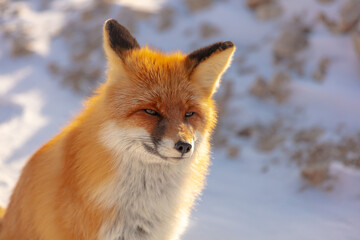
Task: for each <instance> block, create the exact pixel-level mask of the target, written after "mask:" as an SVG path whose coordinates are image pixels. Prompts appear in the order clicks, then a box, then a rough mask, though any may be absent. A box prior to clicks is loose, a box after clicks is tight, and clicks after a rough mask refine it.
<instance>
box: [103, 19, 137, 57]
mask: <svg viewBox="0 0 360 240" xmlns="http://www.w3.org/2000/svg"><path fill="white" fill-rule="evenodd" d="M138 48H140V45H139V43H138V42H137V41H136V39H135V38H134V37H133V36H132V35H131V33H130V32H129V30H127V29H126V28H125V27H124V26H123V25H121V24H120V23H118V22H117V21H116V20H115V19H109V20H107V21H106V22H105V24H104V49H105V53H106V56H107V58H108V59H109V60H111V59H112V58H118V57H120V58H121V59H123V58H124V57H125V56H126V53H127V52H128V51H129V50H133V49H138Z"/></svg>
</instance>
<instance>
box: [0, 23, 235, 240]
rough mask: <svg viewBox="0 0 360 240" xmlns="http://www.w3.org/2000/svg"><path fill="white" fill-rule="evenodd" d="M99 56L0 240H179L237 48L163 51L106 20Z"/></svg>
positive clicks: (28, 173) (19, 194)
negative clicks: (95, 76)
mask: <svg viewBox="0 0 360 240" xmlns="http://www.w3.org/2000/svg"><path fill="white" fill-rule="evenodd" d="M104 49H105V53H106V56H107V59H108V71H107V75H108V79H107V81H106V83H105V84H103V85H102V86H101V87H100V88H99V89H98V90H97V91H96V93H95V94H94V96H92V97H91V98H90V99H89V100H88V101H87V103H86V107H85V109H84V110H83V112H82V113H81V114H80V115H79V116H78V117H77V118H75V119H74V120H73V121H72V122H71V123H70V124H69V125H68V126H66V127H65V128H64V129H63V130H62V131H61V132H60V133H59V134H58V135H57V136H56V137H54V138H53V139H52V140H50V141H49V142H48V143H46V144H45V145H44V146H42V147H41V148H40V149H39V150H38V151H37V152H36V153H35V154H34V155H33V156H32V157H31V158H30V160H29V161H28V162H27V164H26V165H25V167H24V169H23V171H22V174H21V176H20V179H19V181H18V183H17V185H16V187H15V189H14V192H13V194H12V196H11V200H10V203H9V205H8V207H7V210H6V213H5V216H4V218H3V221H2V223H1V224H2V225H0V226H1V228H0V240H5V239H6V240H12V239H14V240H15V239H22V240H27V239H29V240H30V239H31V240H37V239H39V240H48V239H51V240H64V239H66V240H71V239H74V240H75V239H76V240H92V239H94V240H95V239H101V240H110V239H114V240H115V239H125V240H131V239H144V240H145V239H146V240H151V239H154V240H155V239H156V240H162V239H164V240H170V239H171V240H175V239H178V238H179V236H180V235H181V234H182V232H183V231H184V229H185V227H186V223H187V219H188V217H189V213H190V209H191V207H192V206H193V204H194V201H195V200H196V197H197V196H198V195H199V194H200V192H201V190H202V188H203V186H204V181H205V176H206V174H207V169H208V165H209V148H210V145H209V138H210V134H211V132H212V129H213V127H214V126H215V123H216V110H215V105H214V102H213V100H212V95H213V94H214V92H215V91H216V88H217V87H218V85H219V81H220V78H221V75H222V74H223V72H224V71H225V70H226V68H227V67H228V66H229V64H230V61H231V57H232V55H233V52H234V50H235V47H234V45H233V44H232V43H231V42H220V43H216V44H213V45H211V46H208V47H206V48H203V49H200V50H197V51H194V52H193V53H190V54H187V55H184V54H182V53H180V52H178V53H173V54H163V53H161V52H158V51H154V50H151V49H149V48H148V47H144V48H140V47H139V45H138V43H137V42H136V40H135V39H134V38H133V37H132V36H131V34H130V33H129V32H128V31H127V30H126V29H125V28H124V27H123V26H121V25H120V24H118V23H117V22H116V21H115V20H108V21H107V22H106V23H105V26H104ZM178 144H180V145H181V146H180V145H178ZM178 146H180V147H178ZM185 147H186V149H185V150H184V148H185ZM0 216H1V212H0Z"/></svg>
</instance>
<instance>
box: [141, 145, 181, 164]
mask: <svg viewBox="0 0 360 240" xmlns="http://www.w3.org/2000/svg"><path fill="white" fill-rule="evenodd" d="M143 146H144V148H145V150H146V151H148V152H149V153H151V154H153V155H155V156H158V157H160V158H161V159H163V160H168V159H176V160H181V159H184V156H183V155H182V156H181V157H166V156H164V155H162V154H161V153H159V151H158V150H157V147H152V146H149V145H148V144H146V143H143ZM155 146H156V145H155Z"/></svg>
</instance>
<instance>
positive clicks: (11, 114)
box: [0, 0, 360, 240]
mask: <svg viewBox="0 0 360 240" xmlns="http://www.w3.org/2000/svg"><path fill="white" fill-rule="evenodd" d="M41 2H42V1H37V0H32V1H27V2H21V1H19V2H18V1H17V2H12V3H11V7H15V6H18V5H20V6H21V12H20V14H19V15H17V17H14V16H13V15H11V14H4V15H3V19H2V20H1V22H2V24H3V25H4V26H5V24H6V25H11V26H13V25H14V23H16V22H23V23H25V25H26V26H27V27H28V28H31V38H30V39H31V42H32V49H33V51H34V52H35V54H33V55H30V56H25V57H20V58H11V57H10V50H9V49H10V42H9V41H8V40H7V39H5V38H4V37H3V36H2V39H1V42H2V43H4V44H2V45H1V46H0V205H1V206H6V204H7V203H8V201H9V197H10V194H11V191H12V189H13V187H14V186H15V184H16V181H17V178H18V177H19V174H20V172H21V168H22V167H23V165H24V164H25V162H26V160H27V159H28V158H29V157H30V156H31V154H32V153H34V152H35V151H36V150H37V149H38V148H39V147H40V146H41V145H42V144H44V143H45V142H46V141H48V140H49V139H50V138H51V137H52V136H54V135H55V134H56V133H57V132H58V131H59V130H60V129H61V128H62V127H63V126H65V125H66V124H67V123H68V122H69V121H70V120H71V119H72V118H73V116H74V115H76V114H77V113H78V112H79V111H80V109H81V106H82V102H83V101H84V99H85V96H84V94H79V93H76V92H74V91H72V90H71V89H70V88H68V87H63V86H62V85H61V83H60V80H59V78H57V77H55V76H54V75H52V74H51V73H50V72H49V70H48V68H47V66H48V63H49V61H53V60H57V61H59V62H62V63H64V62H65V63H66V61H67V57H68V52H69V51H70V50H69V47H68V45H69V44H68V43H67V42H66V41H65V40H64V39H61V38H59V37H58V36H57V35H56V34H57V32H58V30H59V29H61V27H62V26H64V24H65V20H66V19H67V18H69V17H73V15H74V14H73V15H71V13H68V12H67V11H66V9H68V8H70V6H71V8H74V9H81V8H82V7H83V6H84V4H85V5H86V6H91V3H92V1H89V0H66V1H60V0H59V1H54V2H52V3H51V4H50V7H49V8H45V9H42V10H39V9H41V7H39V6H40V5H41ZM135 2H136V4H134V3H135ZM280 2H281V4H282V6H283V7H284V13H285V14H284V15H283V16H282V17H280V18H278V19H275V20H272V21H260V20H257V19H256V18H255V16H254V14H253V13H252V12H251V11H250V10H249V9H248V8H246V6H245V1H237V0H228V1H214V3H213V4H212V5H211V6H210V7H207V8H204V9H202V10H199V11H198V12H196V13H195V14H191V13H190V12H189V11H188V10H187V9H186V7H185V6H184V4H183V1H180V0H176V1H164V0H148V1H145V0H142V1H128V0H121V1H120V0H119V1H117V4H118V6H117V8H116V9H120V8H121V6H122V5H126V6H129V7H130V8H132V9H136V10H141V11H150V12H155V17H150V18H149V19H147V20H145V21H139V22H138V25H137V28H136V29H137V31H136V33H135V34H134V35H135V36H136V38H137V39H138V41H139V42H140V44H141V45H144V44H148V45H149V46H152V47H155V48H159V49H161V50H164V51H175V50H177V49H180V50H182V51H184V52H190V51H192V50H194V49H196V48H198V47H202V46H205V45H207V44H210V43H213V42H215V41H224V40H232V41H233V42H234V43H235V45H236V46H237V52H236V56H235V58H234V63H233V65H232V67H231V68H230V70H229V72H228V73H227V74H226V75H225V76H224V80H223V86H225V85H226V84H228V83H232V84H233V85H232V87H231V89H232V95H231V98H230V101H229V102H228V103H227V106H226V110H224V112H223V115H224V116H220V117H221V119H220V123H219V129H218V132H219V134H220V135H225V136H226V138H227V139H228V141H227V143H226V144H227V145H225V146H222V147H214V148H213V165H212V166H211V171H210V175H209V176H208V183H207V187H206V189H205V190H204V193H203V195H202V198H201V201H199V203H198V205H197V206H196V208H195V210H194V212H193V214H192V216H191V221H190V224H189V228H188V230H187V232H186V234H185V235H184V236H183V238H182V239H188V240H192V239H208V240H211V239H214V240H215V239H227V240H232V239H234V240H237V239H252V240H257V239H259V240H260V239H269V240H271V239H276V240H288V239H291V240H297V239H299V240H300V239H301V240H303V239H306V240H308V239H309V240H310V239H314V240H319V239H326V240H338V239H344V240H356V239H359V236H360V225H359V223H360V189H359V188H358V187H357V183H358V182H360V171H359V169H356V168H354V167H348V166H344V165H343V164H341V163H338V162H334V163H332V164H331V167H330V172H331V176H332V179H330V180H329V183H328V184H331V186H332V187H333V190H332V191H324V190H323V189H322V188H319V187H313V186H308V185H307V184H306V183H305V182H304V180H303V179H302V178H301V176H300V174H299V168H298V166H296V165H295V164H293V163H291V161H288V159H287V157H286V156H284V155H283V154H281V149H277V150H276V151H274V152H269V153H266V152H261V151H259V150H258V149H257V148H256V147H255V144H254V142H253V141H251V140H250V141H246V140H243V139H240V138H238V137H237V136H236V134H235V132H236V131H237V130H238V129H240V128H241V127H246V126H249V125H250V124H252V123H254V122H257V123H261V124H265V123H271V122H273V121H274V120H276V119H277V118H279V117H286V122H287V123H288V124H291V125H292V126H293V127H294V128H296V129H303V128H305V127H312V126H321V127H322V128H323V129H325V131H326V134H327V135H329V136H335V137H337V136H338V132H337V131H336V129H338V128H339V126H343V133H344V134H346V133H348V134H352V133H355V132H358V131H359V130H360V125H359V124H358V122H359V121H358V119H360V94H359V92H360V79H359V78H360V77H359V76H360V75H359V73H360V72H359V67H358V66H359V62H358V58H357V57H358V56H357V55H356V53H355V51H354V50H353V47H352V42H351V37H350V36H349V35H334V34H332V33H330V32H329V31H328V30H327V29H326V28H325V27H324V26H322V25H320V24H316V26H315V27H314V28H313V31H312V33H311V34H310V38H309V42H310V46H309V48H308V49H307V50H306V51H305V53H304V54H305V56H306V58H307V59H308V63H307V65H306V68H305V75H304V76H298V75H295V74H292V78H293V81H292V82H291V85H290V89H291V96H290V98H289V100H288V101H287V102H285V103H284V104H277V103H275V102H274V101H262V100H259V99H257V98H255V97H254V96H252V95H251V94H249V88H250V87H251V86H252V84H253V83H254V79H255V77H256V76H259V75H261V76H264V77H266V78H271V76H272V75H273V74H274V72H276V71H277V70H279V69H278V67H276V66H274V65H273V63H272V55H271V51H272V42H273V41H274V40H275V39H276V37H277V36H278V35H279V33H280V30H281V28H282V26H283V25H284V23H285V22H286V21H287V20H288V19H289V18H290V17H291V16H294V15H296V14H297V15H301V16H304V17H303V18H304V20H306V21H309V22H311V21H314V19H315V18H316V14H317V13H318V12H319V11H320V10H321V11H324V12H325V13H327V14H328V15H329V16H330V17H332V18H334V19H336V17H337V13H338V9H339V7H340V5H341V3H342V1H339V0H338V1H335V3H333V4H319V3H317V2H316V1H314V0H303V1H285V0H282V1H280ZM162 7H172V8H174V9H176V13H175V15H174V24H173V26H171V27H170V28H169V29H167V30H166V31H161V30H159V29H158V27H157V26H158V24H159V21H160V17H156V16H157V14H158V12H160V11H161V9H162ZM9 9H10V8H9ZM9 9H8V11H10V10H9ZM116 9H114V13H112V14H110V15H109V16H108V18H110V17H113V18H117V15H116V11H115V10H116ZM70 15H71V16H70ZM203 23H210V24H212V25H213V26H216V27H217V28H218V29H219V30H220V34H217V35H214V36H210V37H208V38H202V37H201V35H200V33H199V28H200V26H201V25H202V24H203ZM97 24H99V23H97ZM2 29H3V28H2ZM2 29H0V35H3V32H2ZM99 33H101V29H99ZM252 46H255V48H254V49H253V48H252ZM96 56H97V55H96ZM324 56H325V57H329V58H330V59H331V64H330V68H329V72H328V74H327V76H326V79H325V80H324V82H323V83H318V82H315V81H313V80H312V77H311V73H312V71H313V70H314V68H315V66H316V63H317V62H318V60H319V59H320V58H321V57H324ZM240 57H245V63H244V64H245V66H252V67H255V72H253V73H249V74H246V75H239V74H238V63H237V62H236V61H238V59H239V58H240ZM96 61H97V63H98V65H99V66H104V63H103V59H102V58H99V59H95V62H96ZM103 70H104V69H103ZM104 78H105V77H101V79H99V82H101V81H102V80H103V79H104ZM223 94H224V87H223V88H220V91H219V94H218V95H217V98H218V99H221V96H222V95H223ZM298 109H301V111H300V112H299V111H298ZM221 110H223V109H221ZM289 116H291V117H289ZM227 146H238V147H239V149H240V154H239V156H238V157H236V158H231V157H229V156H228V153H227V151H226V149H227ZM293 147H294V148H295V147H296V146H293ZM274 159H278V161H273V160H274Z"/></svg>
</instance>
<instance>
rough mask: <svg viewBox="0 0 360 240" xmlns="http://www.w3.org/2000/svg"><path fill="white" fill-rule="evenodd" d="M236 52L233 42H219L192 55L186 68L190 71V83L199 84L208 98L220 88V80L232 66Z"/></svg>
mask: <svg viewBox="0 0 360 240" xmlns="http://www.w3.org/2000/svg"><path fill="white" fill-rule="evenodd" d="M234 52H235V45H234V43H233V42H230V41H227V42H217V43H214V44H212V45H210V46H207V47H204V48H201V49H199V50H196V51H194V52H192V53H190V54H189V55H188V56H187V57H186V61H185V62H186V66H187V68H188V69H189V70H190V81H192V82H196V83H197V84H199V86H200V88H201V89H202V90H203V92H204V94H205V95H206V96H207V97H211V96H212V95H213V94H214V93H215V91H216V89H217V88H218V87H219V83H220V79H221V76H222V75H223V73H224V72H225V71H226V69H227V68H228V67H229V66H230V62H231V60H232V56H233V54H234Z"/></svg>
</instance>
